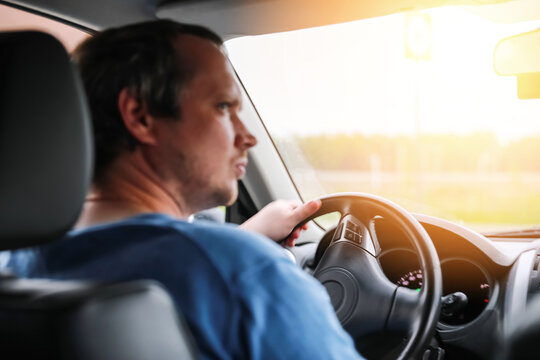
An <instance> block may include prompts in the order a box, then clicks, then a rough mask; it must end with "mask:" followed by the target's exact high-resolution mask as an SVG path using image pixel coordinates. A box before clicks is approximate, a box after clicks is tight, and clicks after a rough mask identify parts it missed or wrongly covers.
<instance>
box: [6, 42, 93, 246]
mask: <svg viewBox="0 0 540 360" xmlns="http://www.w3.org/2000/svg"><path fill="white" fill-rule="evenodd" d="M0 84H1V85H0V174H1V176H0V199H1V201H0V249H12V248H17V247H24V246H29V245H35V244H39V243H44V242H47V241H50V240H52V239H55V238H58V237H59V236H60V235H62V234H63V233H64V232H65V231H66V230H68V229H69V228H70V227H71V226H72V225H73V222H74V221H75V220H76V219H77V217H78V215H79V211H80V208H81V204H82V201H83V199H84V196H85V194H86V191H87V189H88V185H89V180H90V178H91V176H90V173H91V168H92V154H93V152H92V149H91V146H92V142H91V140H90V134H91V132H90V131H89V129H90V119H89V116H88V111H87V109H86V101H85V99H84V93H83V91H82V88H81V84H80V80H79V78H78V76H75V75H74V68H73V66H72V64H71V62H70V59H69V56H68V55H67V53H66V51H65V50H64V48H63V46H62V45H61V44H60V43H59V42H58V41H57V40H56V39H54V38H53V37H52V36H49V35H46V34H43V33H39V32H16V33H2V34H0Z"/></svg>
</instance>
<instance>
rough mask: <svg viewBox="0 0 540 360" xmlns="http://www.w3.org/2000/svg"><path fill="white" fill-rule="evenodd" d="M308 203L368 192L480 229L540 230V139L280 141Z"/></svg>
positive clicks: (442, 137)
mask: <svg viewBox="0 0 540 360" xmlns="http://www.w3.org/2000/svg"><path fill="white" fill-rule="evenodd" d="M276 143H277V145H278V149H279V150H280V153H281V154H282V157H283V159H284V161H285V163H286V164H287V166H288V167H289V171H290V172H291V175H292V176H293V179H294V181H295V183H296V184H297V186H298V188H299V189H300V192H301V193H302V196H303V197H304V198H305V199H309V198H313V197H317V196H320V195H323V194H328V193H335V192H349V191H357V192H366V193H372V194H377V195H380V196H383V197H386V198H388V199H390V200H393V201H395V202H396V203H398V204H399V205H401V206H403V207H404V208H406V209H407V210H409V211H412V212H418V213H425V214H428V215H433V216H438V217H442V218H445V219H448V220H452V221H456V222H461V223H466V224H467V225H469V226H471V227H472V228H474V229H477V230H480V231H482V230H498V229H512V228H523V227H530V226H535V225H540V156H538V151H537V149H538V148H540V135H531V136H529V137H526V138H521V139H517V140H514V141H512V142H509V143H501V142H499V141H498V140H497V138H496V137H495V136H493V135H492V134H489V133H476V134H469V135H433V134H431V135H429V134H428V135H420V136H417V137H415V136H394V137H392V136H382V135H365V134H352V135H351V134H336V135H328V136H326V135H317V136H306V137H299V138H289V139H277V140H276Z"/></svg>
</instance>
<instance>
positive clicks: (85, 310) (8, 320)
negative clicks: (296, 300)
mask: <svg viewBox="0 0 540 360" xmlns="http://www.w3.org/2000/svg"><path fill="white" fill-rule="evenodd" d="M92 153H93V152H92V139H91V131H90V117H89V112H88V109H87V105H86V99H85V95H84V91H83V88H82V86H81V82H80V79H79V77H78V74H77V72H76V71H75V69H74V66H73V65H72V63H71V60H70V58H69V55H68V54H67V53H66V51H65V49H64V48H63V46H62V45H61V44H60V43H59V42H58V41H57V40H56V39H54V38H53V37H52V36H50V35H47V34H44V33H40V32H16V33H0V199H1V200H0V250H10V249H17V248H22V247H27V246H36V245H39V244H43V243H46V242H49V241H54V240H55V239H58V238H59V237H61V236H62V235H63V234H64V233H65V232H66V231H67V230H69V229H70V228H71V227H72V226H73V224H74V222H75V221H76V219H77V218H78V216H79V213H80V210H81V207H82V204H83V201H84V197H85V194H86V191H87V189H88V186H89V183H90V178H91V169H92ZM0 349H1V350H0V351H1V352H2V359H9V358H13V359H31V358H36V359H89V360H90V359H102V360H107V359H131V360H137V359H173V358H174V359H193V358H195V353H196V352H195V350H194V347H193V345H192V341H191V338H190V335H189V331H188V329H187V327H186V326H185V324H184V322H183V321H182V319H181V318H180V317H179V316H178V315H177V313H176V311H175V308H174V305H173V303H172V301H171V299H170V297H169V296H168V294H167V293H166V292H165V291H164V290H163V288H162V287H161V286H160V285H159V284H157V283H155V282H149V281H137V282H130V283H119V284H100V283H92V282H83V281H48V280H28V279H18V278H16V277H15V276H12V275H10V274H8V273H6V272H4V273H0Z"/></svg>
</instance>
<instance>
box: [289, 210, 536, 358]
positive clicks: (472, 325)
mask: <svg viewBox="0 0 540 360" xmlns="http://www.w3.org/2000/svg"><path fill="white" fill-rule="evenodd" d="M415 217H416V218H417V220H419V221H420V223H421V224H422V225H423V227H424V228H425V229H426V231H427V232H428V234H429V236H430V238H431V240H432V241H433V244H434V245H435V248H436V250H437V253H438V255H439V260H440V263H441V271H442V278H443V297H442V306H441V312H440V317H439V321H438V325H437V329H436V335H435V337H434V339H433V343H434V344H436V345H437V346H440V347H441V348H443V349H444V350H445V353H446V355H445V359H491V358H493V356H495V353H496V352H497V351H499V349H498V348H497V345H496V344H498V343H500V339H501V338H502V337H504V336H505V332H506V331H508V330H507V329H509V328H510V327H511V324H512V320H513V319H514V318H515V317H517V316H518V315H519V314H520V313H522V312H523V311H524V309H525V308H526V305H527V299H528V297H529V296H530V295H531V294H532V292H534V289H531V283H535V281H534V279H531V276H533V277H534V275H535V271H534V269H535V266H536V267H539V266H538V263H539V261H538V260H537V259H539V258H540V257H539V256H538V255H537V254H538V252H539V251H538V249H540V244H539V241H538V240H536V241H535V240H527V241H523V239H521V240H519V239H504V240H503V241H496V239H488V238H486V237H484V236H482V235H481V234H478V233H476V232H474V231H472V230H470V229H467V228H465V227H463V226H461V225H457V224H454V223H451V222H448V221H445V220H442V219H439V218H434V217H429V216H425V215H415ZM373 230H374V231H371V236H372V237H373V240H375V241H376V242H377V243H378V245H379V246H380V248H381V252H380V253H379V256H378V260H379V263H380V265H381V268H382V270H383V272H384V274H385V275H386V277H387V278H388V279H389V280H390V281H392V282H393V283H395V284H397V285H400V286H403V287H407V288H410V289H413V290H417V291H420V289H421V287H422V280H423V277H422V275H423V274H422V270H421V267H420V262H419V259H418V257H417V255H416V253H415V252H414V250H413V246H412V244H411V243H410V242H409V240H408V239H407V237H406V235H405V234H404V233H403V232H402V231H401V230H400V229H399V228H397V227H396V226H395V225H394V224H392V223H391V222H386V221H385V220H384V219H383V218H381V219H378V220H377V221H376V223H375V226H374V229H373ZM331 238H332V234H331V231H330V232H329V233H327V234H326V235H325V237H323V239H322V240H321V243H324V242H325V241H326V242H327V243H328V242H329V240H328V239H331ZM313 246H315V247H316V244H315V245H309V244H307V245H304V246H298V247H296V248H295V249H293V253H294V255H295V257H296V259H297V261H298V263H299V264H300V265H303V266H304V268H309V267H310V266H313V265H314V264H313V257H315V259H316V258H317V257H320V256H321V253H322V252H323V251H321V249H320V248H321V246H319V248H318V249H317V251H315V250H314V248H313ZM310 248H311V250H309V249H310ZM308 254H311V255H308ZM314 254H316V255H314ZM310 256H311V257H310ZM315 262H316V260H315ZM538 270H539V271H536V275H538V274H540V269H538ZM536 283H540V281H539V280H537V281H536Z"/></svg>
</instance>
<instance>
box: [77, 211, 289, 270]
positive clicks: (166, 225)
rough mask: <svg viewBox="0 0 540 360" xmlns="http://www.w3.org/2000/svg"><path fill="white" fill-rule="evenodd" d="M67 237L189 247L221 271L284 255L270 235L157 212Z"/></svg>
mask: <svg viewBox="0 0 540 360" xmlns="http://www.w3.org/2000/svg"><path fill="white" fill-rule="evenodd" d="M69 237H71V238H73V239H74V238H80V237H93V238H101V239H103V238H111V237H114V238H115V239H119V240H118V241H121V242H123V243H124V244H123V245H122V246H135V247H149V248H158V249H167V251H169V252H170V253H171V254H170V255H174V254H175V253H183V252H185V251H186V249H189V250H190V252H191V253H192V254H193V256H202V257H205V258H207V260H208V261H210V262H211V263H213V264H214V265H215V266H217V267H219V268H220V270H221V271H225V272H233V271H242V269H245V268H249V267H252V266H253V264H260V263H261V262H272V261H275V260H276V259H283V258H286V256H285V255H284V252H283V250H282V249H281V248H280V246H278V245H277V244H275V243H274V242H273V241H271V240H270V239H268V238H266V237H264V236H262V235H259V234H256V233H253V232H248V231H244V230H241V229H238V228H237V226H235V225H231V224H219V223H214V222H210V221H197V222H194V223H190V222H187V221H183V220H178V219H175V218H172V217H170V216H167V215H163V214H157V213H155V214H143V215H139V216H135V217H132V218H129V219H126V220H124V221H120V222H116V223H110V224H104V225H100V226H95V227H92V228H88V229H83V230H75V231H73V232H71V233H70V235H69ZM195 253H196V254H195Z"/></svg>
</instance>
